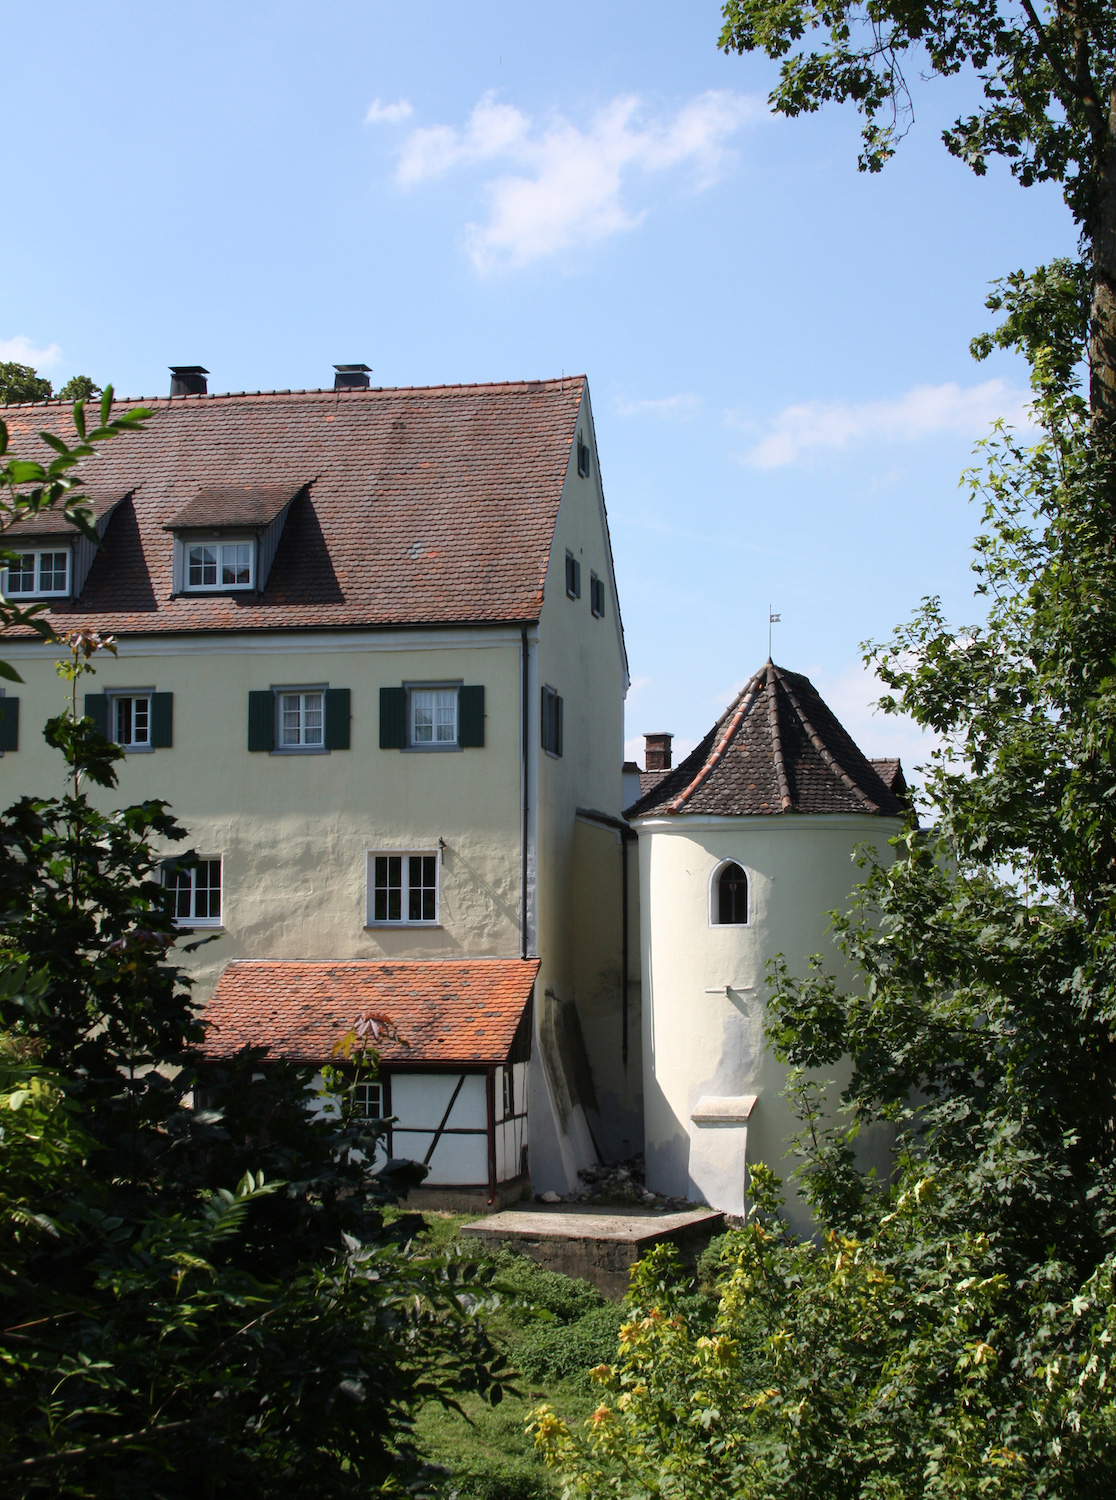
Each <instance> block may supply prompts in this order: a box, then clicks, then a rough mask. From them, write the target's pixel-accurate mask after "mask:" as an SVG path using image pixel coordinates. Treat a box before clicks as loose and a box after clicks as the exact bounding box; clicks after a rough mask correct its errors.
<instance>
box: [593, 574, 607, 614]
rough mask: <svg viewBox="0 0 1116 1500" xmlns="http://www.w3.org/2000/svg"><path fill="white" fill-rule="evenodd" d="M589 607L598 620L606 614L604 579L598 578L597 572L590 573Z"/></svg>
mask: <svg viewBox="0 0 1116 1500" xmlns="http://www.w3.org/2000/svg"><path fill="white" fill-rule="evenodd" d="M589 608H590V609H591V610H592V611H593V613H594V614H595V615H596V617H597V619H598V620H599V619H601V618H602V616H603V615H604V612H605V605H604V580H603V579H601V578H598V577H597V575H596V573H590V574H589Z"/></svg>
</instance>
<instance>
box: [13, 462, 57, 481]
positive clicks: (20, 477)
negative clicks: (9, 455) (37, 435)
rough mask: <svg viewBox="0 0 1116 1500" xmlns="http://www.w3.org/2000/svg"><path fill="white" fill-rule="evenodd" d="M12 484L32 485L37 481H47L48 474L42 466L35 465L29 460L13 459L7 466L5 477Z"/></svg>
mask: <svg viewBox="0 0 1116 1500" xmlns="http://www.w3.org/2000/svg"><path fill="white" fill-rule="evenodd" d="M5 477H6V478H7V479H8V481H9V482H10V483H11V484H30V483H32V481H33V480H36V479H45V478H46V477H47V472H46V470H45V469H44V468H43V466H42V464H37V463H33V462H32V461H31V460H30V459H27V458H13V459H11V460H10V461H9V463H8V466H7V473H6V476H5Z"/></svg>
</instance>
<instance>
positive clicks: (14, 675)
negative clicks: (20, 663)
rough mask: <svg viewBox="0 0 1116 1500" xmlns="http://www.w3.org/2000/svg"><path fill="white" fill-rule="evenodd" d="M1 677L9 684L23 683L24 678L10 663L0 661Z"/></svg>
mask: <svg viewBox="0 0 1116 1500" xmlns="http://www.w3.org/2000/svg"><path fill="white" fill-rule="evenodd" d="M0 677H3V678H4V679H5V680H6V681H8V682H22V681H23V678H22V677H21V676H20V675H19V673H18V672H17V671H16V669H15V667H13V666H12V664H11V662H10V661H0Z"/></svg>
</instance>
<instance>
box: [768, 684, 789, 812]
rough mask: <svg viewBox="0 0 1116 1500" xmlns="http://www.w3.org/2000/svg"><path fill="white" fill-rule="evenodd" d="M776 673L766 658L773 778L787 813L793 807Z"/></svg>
mask: <svg viewBox="0 0 1116 1500" xmlns="http://www.w3.org/2000/svg"><path fill="white" fill-rule="evenodd" d="M777 672H778V668H777V667H776V665H775V663H774V662H773V661H772V660H771V658H770V657H768V659H767V663H766V665H765V666H764V668H763V673H764V676H765V677H766V678H767V724H768V728H769V729H770V731H771V755H772V759H773V760H774V762H775V778H776V780H777V781H778V783H779V801H780V802H781V803H782V804H783V811H784V812H789V811H790V810H791V808H792V807H793V806H794V796H793V795H792V793H791V789H790V777H789V776H788V775H787V759H786V756H785V755H784V753H783V731H782V728H781V726H780V724H779V690H778V687H777V681H776V675H775V674H776V673H777Z"/></svg>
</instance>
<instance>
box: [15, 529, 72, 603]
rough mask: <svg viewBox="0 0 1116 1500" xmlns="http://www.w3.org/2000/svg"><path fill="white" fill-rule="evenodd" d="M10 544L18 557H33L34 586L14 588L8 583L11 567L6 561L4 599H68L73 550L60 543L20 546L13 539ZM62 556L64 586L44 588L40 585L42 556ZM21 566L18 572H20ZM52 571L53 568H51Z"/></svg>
mask: <svg viewBox="0 0 1116 1500" xmlns="http://www.w3.org/2000/svg"><path fill="white" fill-rule="evenodd" d="M9 545H10V550H11V551H12V552H17V553H18V554H19V555H20V557H33V558H34V559H35V561H34V570H35V586H34V588H31V589H15V590H13V589H12V588H11V585H10V573H11V569H10V567H9V565H8V564H7V563H5V564H3V593H4V597H5V599H13V600H20V599H68V598H69V597H70V585H71V583H72V581H73V576H74V558H73V550H72V549H71V548H70V547H67V546H65V545H62V546H60V547H21V546H20V545H19V543H18V542H15V541H13V542H12V543H10V544H9ZM44 557H50V558H57V557H64V558H65V559H66V582H65V585H64V587H62V588H60V589H58V588H49V589H45V588H43V587H42V576H43V558H44ZM22 571H23V570H22V568H21V569H20V572H22ZM51 571H52V572H53V568H52V570H51Z"/></svg>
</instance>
